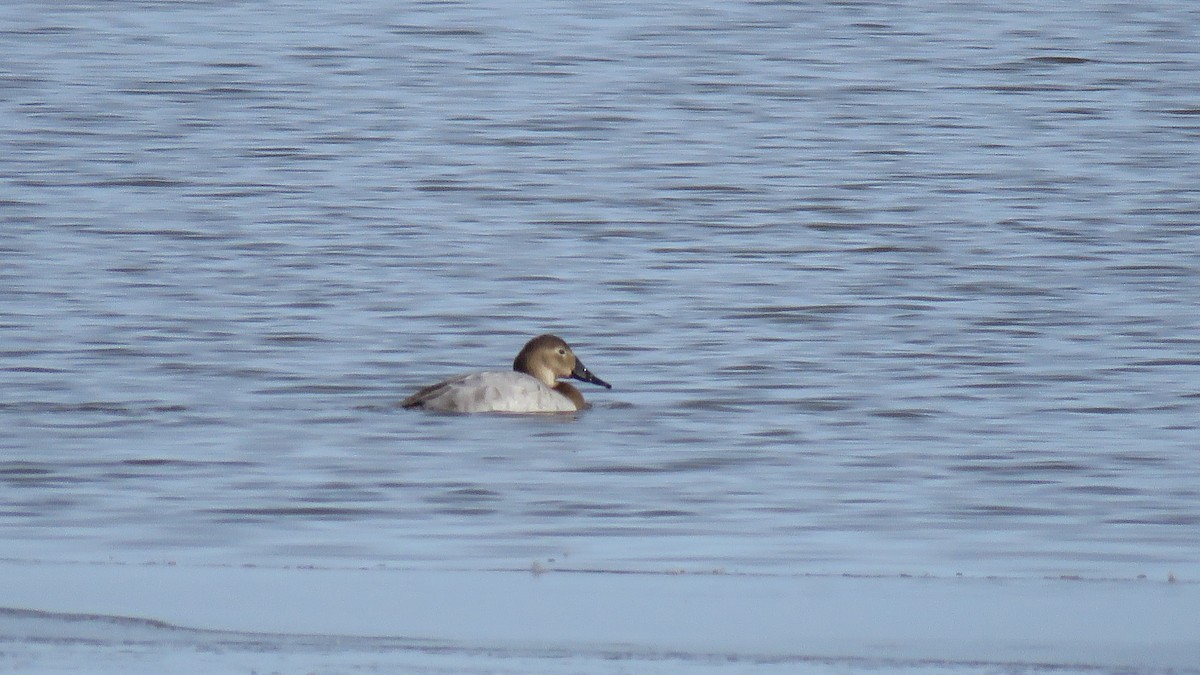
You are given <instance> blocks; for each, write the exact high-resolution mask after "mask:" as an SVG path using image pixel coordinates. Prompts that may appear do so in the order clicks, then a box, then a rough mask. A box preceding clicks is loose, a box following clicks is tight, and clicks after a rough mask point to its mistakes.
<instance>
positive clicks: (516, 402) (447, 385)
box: [400, 334, 612, 413]
mask: <svg viewBox="0 0 1200 675" xmlns="http://www.w3.org/2000/svg"><path fill="white" fill-rule="evenodd" d="M559 378H570V379H574V380H579V381H580V382H588V383H590V384H596V385H599V386H601V387H604V388H605V389H612V385H611V384H609V383H607V382H605V381H604V380H602V379H600V378H599V377H596V376H595V375H593V374H592V371H590V370H588V369H587V368H586V367H584V365H583V362H582V361H580V360H579V358H578V357H577V356H575V352H573V351H572V350H571V346H570V345H568V344H567V343H566V341H565V340H563V339H562V338H560V337H558V336H557V335H550V334H546V335H539V336H537V337H535V338H533V339H532V340H530V341H529V342H526V343H525V346H524V347H523V348H521V351H520V353H518V354H517V358H515V359H513V365H512V370H511V371H485V372H479V373H467V374H466V375H459V376H458V377H452V378H450V379H448V380H445V381H442V382H439V383H437V384H433V385H430V386H428V387H424V388H423V389H420V390H418V391H417V392H416V393H415V394H413V395H412V396H409V397H408V398H406V399H404V400H403V401H401V403H400V406H401V407H403V408H408V409H418V410H432V411H437V412H454V413H481V412H505V413H558V412H575V411H577V410H583V409H584V408H587V407H589V404H588V403H587V402H586V401H584V399H583V394H581V393H580V392H579V390H578V389H576V388H575V387H574V386H572V385H570V384H568V383H566V382H560V381H559Z"/></svg>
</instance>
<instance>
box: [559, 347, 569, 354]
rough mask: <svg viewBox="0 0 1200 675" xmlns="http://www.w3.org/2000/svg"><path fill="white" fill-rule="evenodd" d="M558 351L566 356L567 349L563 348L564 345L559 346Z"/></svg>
mask: <svg viewBox="0 0 1200 675" xmlns="http://www.w3.org/2000/svg"><path fill="white" fill-rule="evenodd" d="M558 353H559V355H560V356H566V355H567V350H565V349H563V348H562V347H559V348H558Z"/></svg>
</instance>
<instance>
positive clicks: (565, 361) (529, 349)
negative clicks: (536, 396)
mask: <svg viewBox="0 0 1200 675" xmlns="http://www.w3.org/2000/svg"><path fill="white" fill-rule="evenodd" d="M513 370H515V371H517V372H518V373H525V374H527V375H532V376H534V377H536V378H537V379H539V380H541V381H542V383H543V384H545V385H546V386H547V387H551V388H560V387H564V388H566V389H569V390H572V391H573V390H574V387H572V386H570V385H569V384H566V383H560V382H559V381H558V378H560V377H568V378H571V379H574V380H579V381H580V382H591V383H592V384H598V385H600V386H601V387H604V388H605V389H612V385H611V384H609V383H607V382H605V381H604V380H602V379H600V378H598V377H596V376H595V375H593V374H592V372H591V371H590V370H588V369H587V368H585V367H584V365H583V362H582V361H580V360H579V359H578V358H576V356H575V352H573V351H571V346H570V345H568V344H567V343H566V341H564V340H563V339H562V338H560V337H558V336H557V335H539V336H537V337H535V338H533V339H532V340H530V341H529V342H526V343H525V346H524V347H523V348H522V349H521V353H520V354H517V358H516V359H514V360H513ZM560 390H561V389H560ZM563 393H564V394H565V395H567V397H568V398H572V400H574V399H573V397H571V396H570V394H567V392H566V391H563ZM575 393H576V395H578V392H575Z"/></svg>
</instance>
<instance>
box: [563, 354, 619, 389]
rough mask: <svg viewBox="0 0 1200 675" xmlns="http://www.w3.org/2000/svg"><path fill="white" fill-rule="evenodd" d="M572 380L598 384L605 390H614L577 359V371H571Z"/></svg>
mask: <svg viewBox="0 0 1200 675" xmlns="http://www.w3.org/2000/svg"><path fill="white" fill-rule="evenodd" d="M571 379H574V380H579V381H580V382H591V383H592V384H598V385H600V386H601V387H604V388H605V389H612V385H611V384H609V383H607V382H605V381H604V380H602V379H600V378H598V377H596V376H595V375H593V374H592V371H590V370H588V369H587V368H585V367H584V365H583V362H582V361H580V360H579V359H575V370H572V371H571Z"/></svg>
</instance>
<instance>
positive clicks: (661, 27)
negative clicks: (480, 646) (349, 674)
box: [0, 0, 1200, 578]
mask: <svg viewBox="0 0 1200 675" xmlns="http://www.w3.org/2000/svg"><path fill="white" fill-rule="evenodd" d="M0 29H2V35H3V39H0V64H2V65H0V94H2V95H0V144H2V146H0V219H2V224H0V228H2V229H0V256H2V260H3V265H0V482H2V484H3V487H2V489H0V537H2V538H3V541H4V542H5V548H4V553H3V555H4V556H5V557H15V558H25V559H38V560H60V559H61V560H117V561H129V562H140V561H164V560H170V561H180V562H205V563H207V562H217V563H230V564H243V563H260V564H286V565H298V564H318V565H342V564H352V565H360V564H371V565H374V564H382V565H389V566H401V567H403V566H418V567H438V568H469V569H484V568H496V567H528V566H530V565H532V564H534V563H536V564H538V565H543V566H565V567H574V568H603V569H652V570H663V569H677V568H682V569H713V568H718V569H725V570H737V571H747V572H788V573H790V572H864V573H871V572H882V573H892V572H912V573H923V572H932V573H953V572H963V573H969V574H979V573H996V574H1010V575H1040V574H1084V575H1134V574H1148V575H1152V576H1155V577H1159V576H1164V577H1165V575H1166V574H1167V573H1168V572H1169V571H1171V572H1175V573H1179V574H1188V573H1190V574H1192V576H1193V578H1194V577H1195V576H1197V575H1200V562H1198V558H1197V555H1198V552H1200V254H1198V253H1197V251H1198V250H1200V187H1198V186H1200V82H1198V80H1197V77H1196V73H1197V72H1200V35H1198V32H1200V8H1198V7H1197V6H1196V5H1195V3H1192V2H1190V1H1187V0H1176V1H1163V2H1148V3H1120V2H1099V1H1094V2H1093V1H1089V2H1081V3H1073V4H1070V5H1069V6H1067V5H1060V4H1058V3H1040V2H1017V3H1008V4H1006V5H1005V6H1004V8H1003V11H1002V12H1001V11H999V9H998V8H993V7H991V6H990V5H987V4H986V3H985V4H976V3H870V2H867V3H858V2H854V3H850V2H846V3H841V2H831V3H825V2H820V3H809V2H797V3H785V2H754V3H733V2H699V3H697V2H686V3H683V2H681V3H649V4H646V5H643V4H638V3H633V4H625V3H616V2H599V3H587V4H586V5H584V4H579V3H573V2H551V1H547V2H501V3H475V2H431V3H391V2H361V3H326V2H315V1H310V0H294V1H291V2H285V1H283V0H279V1H276V2H244V3H226V2H211V3H210V2H204V1H201V0H197V1H192V2H169V3H152V2H145V3H143V2H83V1H81V2H70V3H61V2H20V3H9V4H6V5H5V6H4V7H3V8H0ZM547 331H553V332H556V333H559V334H561V335H562V336H563V337H565V338H566V339H567V340H569V341H570V342H571V343H572V344H573V345H574V346H575V348H576V351H577V352H578V353H579V354H580V356H581V357H582V359H583V360H584V361H585V362H586V363H587V364H588V366H589V367H590V368H591V369H592V370H593V371H594V372H595V373H596V374H597V375H599V376H600V377H603V378H604V379H606V380H608V381H609V382H611V383H613V385H614V389H613V390H611V391H605V390H601V389H599V388H597V387H588V388H587V389H586V391H585V394H586V395H588V396H589V397H590V400H591V401H592V402H593V403H594V408H592V409H591V410H589V411H586V412H583V413H581V414H578V415H572V416H566V417H554V418H547V417H533V418H527V417H506V416H475V417H456V416H437V415H427V414H420V413H415V412H410V411H405V410H402V409H399V408H398V407H397V402H398V401H399V400H400V399H401V398H403V397H404V396H405V395H407V394H408V393H411V392H412V391H413V390H414V389H416V388H417V387H418V386H421V385H424V384H428V383H430V382H433V381H436V380H437V379H439V378H441V377H444V376H448V375H451V374H455V373H458V372H461V371H464V370H470V369H473V368H495V367H500V368H503V367H505V366H506V365H507V364H508V363H510V362H511V359H512V357H513V355H514V354H515V352H516V351H517V349H519V348H520V346H521V344H522V343H523V342H524V341H525V340H526V339H527V338H528V337H530V336H532V335H536V334H538V333H542V332H547ZM584 386H586V385H584Z"/></svg>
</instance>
